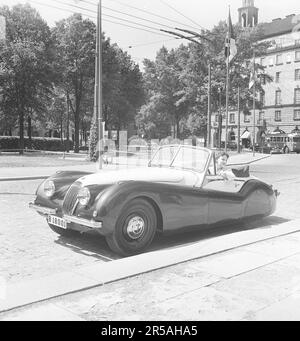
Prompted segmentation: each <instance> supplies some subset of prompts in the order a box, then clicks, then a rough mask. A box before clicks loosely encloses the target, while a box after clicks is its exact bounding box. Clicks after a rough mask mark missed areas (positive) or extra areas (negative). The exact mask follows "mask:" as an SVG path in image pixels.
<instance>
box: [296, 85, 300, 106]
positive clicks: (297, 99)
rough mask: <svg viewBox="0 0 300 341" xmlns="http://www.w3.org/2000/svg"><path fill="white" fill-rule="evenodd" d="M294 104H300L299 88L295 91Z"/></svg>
mask: <svg viewBox="0 0 300 341" xmlns="http://www.w3.org/2000/svg"><path fill="white" fill-rule="evenodd" d="M295 104H300V88H299V89H295Z"/></svg>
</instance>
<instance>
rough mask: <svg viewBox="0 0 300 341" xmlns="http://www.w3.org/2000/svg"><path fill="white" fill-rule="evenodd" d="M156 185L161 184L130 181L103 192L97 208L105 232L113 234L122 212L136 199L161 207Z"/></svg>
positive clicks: (97, 199)
mask: <svg viewBox="0 0 300 341" xmlns="http://www.w3.org/2000/svg"><path fill="white" fill-rule="evenodd" d="M155 185H159V184H153V183H149V182H135V181H129V182H122V183H118V184H115V185H112V186H110V187H109V188H107V189H105V190H104V191H102V192H101V193H100V194H99V195H98V197H97V198H96V205H95V207H96V210H97V212H98V219H99V220H100V219H101V220H102V221H103V225H104V228H105V232H106V233H108V234H109V233H112V232H113V230H114V228H115V225H116V223H117V220H118V218H119V216H120V214H121V212H122V210H123V209H124V207H125V206H126V205H127V204H128V203H129V202H130V201H132V200H133V199H135V198H138V197H145V198H148V199H150V200H152V201H153V202H155V204H156V205H157V206H158V207H159V206H160V205H159V204H158V203H159V193H156V191H155V187H156V186H155Z"/></svg>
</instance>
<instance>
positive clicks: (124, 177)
mask: <svg viewBox="0 0 300 341" xmlns="http://www.w3.org/2000/svg"><path fill="white" fill-rule="evenodd" d="M186 173H191V172H187V171H184V170H177V169H169V168H151V167H145V168H134V169H121V170H112V171H100V172H98V173H95V174H91V175H88V176H84V177H82V178H80V179H78V181H79V182H80V183H81V184H82V186H91V185H106V184H114V183H117V182H122V181H147V182H161V183H170V184H172V183H173V184H184V183H185V179H186V176H187V174H186Z"/></svg>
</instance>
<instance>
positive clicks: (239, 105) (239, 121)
mask: <svg viewBox="0 0 300 341" xmlns="http://www.w3.org/2000/svg"><path fill="white" fill-rule="evenodd" d="M240 92H241V89H240V87H238V140H237V151H238V153H240V152H241V104H240V98H241V94H240Z"/></svg>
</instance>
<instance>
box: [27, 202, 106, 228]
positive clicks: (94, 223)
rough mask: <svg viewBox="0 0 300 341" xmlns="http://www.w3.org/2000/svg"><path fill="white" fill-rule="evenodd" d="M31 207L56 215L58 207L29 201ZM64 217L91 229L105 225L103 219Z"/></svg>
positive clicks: (68, 221)
mask: <svg viewBox="0 0 300 341" xmlns="http://www.w3.org/2000/svg"><path fill="white" fill-rule="evenodd" d="M29 208H32V209H34V210H36V211H37V212H38V213H41V214H44V215H56V214H57V209H53V208H48V207H43V206H39V205H35V204H34V203H32V202H31V203H29ZM62 218H63V219H65V220H66V222H67V223H74V224H78V225H82V226H86V227H89V228H91V229H101V228H102V225H103V224H102V222H101V221H94V220H87V219H83V218H78V217H74V216H70V215H63V216H62Z"/></svg>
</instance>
